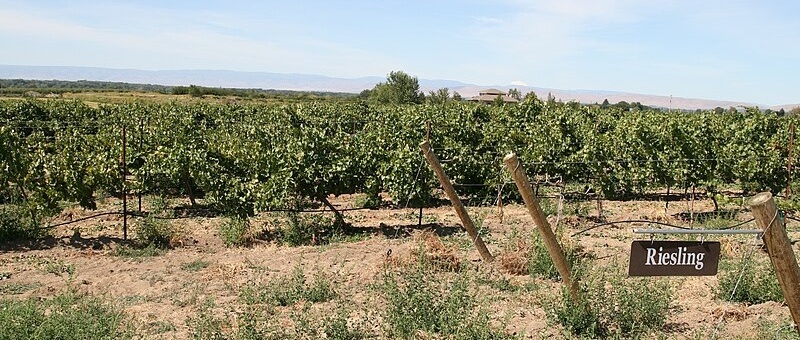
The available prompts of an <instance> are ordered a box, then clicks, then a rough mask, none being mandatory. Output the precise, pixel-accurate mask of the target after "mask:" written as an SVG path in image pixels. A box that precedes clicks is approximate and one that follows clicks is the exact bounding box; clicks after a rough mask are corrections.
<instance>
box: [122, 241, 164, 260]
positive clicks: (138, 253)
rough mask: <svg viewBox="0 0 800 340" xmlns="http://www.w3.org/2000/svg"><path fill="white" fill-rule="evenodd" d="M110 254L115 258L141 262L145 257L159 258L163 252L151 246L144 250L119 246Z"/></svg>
mask: <svg viewBox="0 0 800 340" xmlns="http://www.w3.org/2000/svg"><path fill="white" fill-rule="evenodd" d="M112 254H113V255H115V256H120V257H127V258H131V259H139V260H141V259H143V258H146V257H153V256H161V255H163V254H164V250H163V249H160V248H156V247H155V246H153V245H152V244H151V245H148V246H147V247H144V248H137V247H131V246H121V247H117V248H116V249H114V252H112Z"/></svg>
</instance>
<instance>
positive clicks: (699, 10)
mask: <svg viewBox="0 0 800 340" xmlns="http://www.w3.org/2000/svg"><path fill="white" fill-rule="evenodd" d="M799 14H800V2H797V1H761V2H758V1H738V0H724V1H723V0H703V1H684V0H675V1H662V0H637V1H632V0H631V1H628V0H582V1H581V0H561V1H559V0H553V1H523V0H494V1H485V0H484V1H471V0H466V1H445V0H442V1H437V0H428V1H417V0H405V1H367V0H363V1H362V0H354V1H287V0H283V1H233V0H229V1H210V0H197V1H150V0H146V1H115V0H109V1H97V0H93V1H84V0H77V1H35V0H31V1H16V0H11V1H8V0H0V45H1V46H3V50H2V53H0V64H12V65H48V66H93V67H111V68H132V69H143V70H179V69H216V70H236V71H263V72H280V73H307V74H322V75H327V76H334V77H346V78H355V77H362V76H384V75H386V74H388V73H389V72H390V71H392V70H403V71H405V72H407V73H410V74H412V75H415V76H418V77H420V78H426V79H450V80H458V81H464V82H468V83H474V84H479V85H509V84H527V85H530V86H538V87H549V88H559V89H592V90H611V91H625V92H634V93H645V94H656V95H673V96H676V97H690V98H704V99H720V100H734V101H745V102H752V103H758V104H765V105H778V104H793V103H800V91H798V90H797V89H796V87H797V86H798V83H800V44H799V43H798V42H800V20H798V15H799Z"/></svg>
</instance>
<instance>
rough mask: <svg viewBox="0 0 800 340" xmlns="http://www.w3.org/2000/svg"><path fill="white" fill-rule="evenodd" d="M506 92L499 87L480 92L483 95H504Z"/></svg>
mask: <svg viewBox="0 0 800 340" xmlns="http://www.w3.org/2000/svg"><path fill="white" fill-rule="evenodd" d="M505 94H506V93H505V92H503V91H500V90H498V89H487V90H483V91H481V92H480V95H481V96H482V95H492V96H502V95H505Z"/></svg>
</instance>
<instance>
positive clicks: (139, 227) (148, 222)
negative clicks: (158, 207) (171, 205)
mask: <svg viewBox="0 0 800 340" xmlns="http://www.w3.org/2000/svg"><path fill="white" fill-rule="evenodd" d="M175 237H176V232H175V230H174V229H173V227H172V225H171V224H170V223H169V222H168V221H165V220H161V219H156V218H152V217H145V218H144V219H142V220H140V221H139V223H137V224H136V241H137V243H138V244H139V246H140V247H153V248H158V249H167V248H169V247H170V246H171V241H172V240H173V239H174V238H175Z"/></svg>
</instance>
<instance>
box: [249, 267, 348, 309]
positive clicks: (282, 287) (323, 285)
mask: <svg viewBox="0 0 800 340" xmlns="http://www.w3.org/2000/svg"><path fill="white" fill-rule="evenodd" d="M306 281H307V278H306V274H305V272H304V271H303V269H302V268H301V267H295V268H294V271H292V274H291V275H287V276H282V277H279V278H276V279H273V280H271V281H269V282H267V283H266V284H255V283H253V284H249V285H247V286H245V287H244V288H243V289H242V291H241V294H240V298H241V299H242V300H243V301H244V302H245V303H246V304H248V305H253V304H267V305H270V306H289V305H293V304H295V303H297V302H299V301H305V302H309V303H317V302H325V301H329V300H332V299H333V298H335V297H336V291H335V290H334V285H333V283H332V282H331V281H330V279H329V278H328V277H327V276H325V275H323V274H322V273H317V274H316V275H315V276H314V280H313V281H312V282H310V283H307V282H306Z"/></svg>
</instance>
